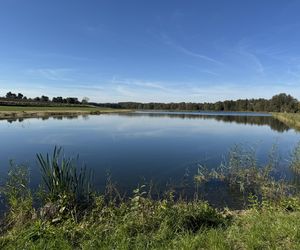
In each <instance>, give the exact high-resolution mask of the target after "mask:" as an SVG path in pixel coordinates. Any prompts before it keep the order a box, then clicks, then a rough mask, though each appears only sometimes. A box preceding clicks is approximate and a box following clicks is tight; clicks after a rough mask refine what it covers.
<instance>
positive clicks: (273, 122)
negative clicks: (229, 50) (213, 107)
mask: <svg viewBox="0 0 300 250" xmlns="http://www.w3.org/2000/svg"><path fill="white" fill-rule="evenodd" d="M120 115H122V114H120ZM125 115H126V116H150V117H169V118H180V119H204V120H206V119H207V120H209V119H213V120H216V121H223V122H229V123H232V122H233V123H238V124H239V123H240V124H245V125H246V124H250V125H259V126H265V125H267V126H270V128H271V129H272V130H275V131H278V132H284V131H288V130H289V129H290V127H288V126H287V125H285V124H284V123H283V122H281V121H279V120H277V119H274V118H273V117H272V116H271V115H270V114H261V113H241V112H239V113H234V112H231V113H230V112H203V113H202V112H199V113H196V112H191V113H181V112H141V111H139V112H135V113H129V114H125Z"/></svg>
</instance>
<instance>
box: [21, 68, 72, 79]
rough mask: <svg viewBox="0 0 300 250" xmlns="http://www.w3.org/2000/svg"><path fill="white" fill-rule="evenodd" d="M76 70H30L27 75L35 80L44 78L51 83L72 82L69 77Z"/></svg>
mask: <svg viewBox="0 0 300 250" xmlns="http://www.w3.org/2000/svg"><path fill="white" fill-rule="evenodd" d="M73 71H74V69H67V68H39V69H29V70H26V73H27V74H29V75H31V76H32V77H34V78H43V79H46V80H51V81H72V80H73V79H72V78H71V77H70V76H69V74H70V73H71V72H73Z"/></svg>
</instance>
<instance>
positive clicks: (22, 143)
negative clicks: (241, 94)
mask: <svg viewBox="0 0 300 250" xmlns="http://www.w3.org/2000/svg"><path fill="white" fill-rule="evenodd" d="M298 141H300V134H299V133H298V132H296V131H295V130H294V129H291V128H289V127H287V126H286V125H284V124H283V123H281V122H279V121H277V120H275V119H274V118H272V117H271V116H270V115H269V114H260V113H232V112H231V113H225V112H219V113H215V112H200V113H194V112H146V111H144V112H135V113H127V114H125V113H122V114H103V115H95V116H93V115H90V116H79V117H49V118H47V119H45V118H44V119H38V118H31V119H24V120H22V119H20V120H1V121H0V147H1V151H0V166H1V167H0V173H1V176H4V175H5V174H6V172H7V169H8V166H9V161H10V160H13V161H14V162H15V163H17V164H25V165H27V166H29V168H30V171H31V185H32V187H33V188H37V186H38V184H39V183H40V176H39V168H38V165H37V161H36V153H47V152H50V153H51V152H52V151H53V149H54V147H55V145H57V146H62V147H63V148H64V150H65V154H66V155H68V156H76V155H77V154H79V156H80V162H84V163H85V164H86V165H87V167H88V168H91V169H92V170H93V173H94V182H95V186H96V187H97V189H98V190H100V191H103V189H104V187H105V183H106V180H107V176H108V175H109V176H111V179H112V180H113V181H114V182H116V183H117V184H118V187H119V189H120V190H121V191H122V192H126V193H127V194H131V193H132V190H133V189H134V188H135V187H136V186H137V185H138V184H143V183H149V181H152V182H153V183H155V185H157V186H158V187H159V188H158V189H160V188H161V187H165V186H166V185H167V184H169V185H171V184H172V185H175V186H176V185H177V184H178V186H180V183H182V182H183V180H185V179H188V180H189V181H190V182H191V183H192V182H193V176H194V174H195V173H196V172H197V169H198V167H199V165H201V166H205V167H207V168H215V167H217V166H219V165H220V163H221V162H222V161H224V159H225V158H226V156H227V154H228V151H229V150H230V148H232V147H233V146H234V145H235V144H241V145H245V146H246V147H249V146H251V147H254V148H255V150H256V152H257V158H258V160H259V163H260V164H262V165H263V164H264V163H266V162H267V161H268V155H269V152H270V151H271V149H272V146H273V145H274V144H277V145H278V152H279V154H280V157H281V163H282V166H286V164H287V159H288V157H289V155H290V153H291V151H292V149H293V147H294V146H295V145H296V144H297V143H298ZM281 174H282V175H285V174H286V170H285V169H284V168H283V169H282V172H281ZM216 187H218V188H219V190H217V191H216ZM207 188H208V189H207V196H206V198H207V199H208V200H209V199H211V200H212V201H213V202H217V200H218V199H220V190H221V191H222V190H223V188H222V187H219V186H218V184H211V185H210V186H208V187H207ZM223 191H224V190H223ZM214 196H215V197H214ZM224 196H226V194H224ZM227 202H228V203H230V201H227Z"/></svg>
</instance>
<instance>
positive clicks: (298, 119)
mask: <svg viewBox="0 0 300 250" xmlns="http://www.w3.org/2000/svg"><path fill="white" fill-rule="evenodd" d="M272 115H273V117H275V118H276V119H278V120H279V121H281V122H283V123H285V124H286V125H288V126H289V127H292V128H294V129H296V130H300V114H299V113H272Z"/></svg>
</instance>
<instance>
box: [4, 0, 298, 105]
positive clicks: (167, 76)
mask: <svg viewBox="0 0 300 250" xmlns="http://www.w3.org/2000/svg"><path fill="white" fill-rule="evenodd" d="M299 13H300V1H293V0H272V1H270V0H260V1H258V0H252V1H250V0H249V1H246V0H245V1H241V0H228V1H224V0H218V1H217V0H185V1H184V0H181V1H179V0H151V1H150V0H149V1H146V0H126V1H123V0H119V1H116V0H107V1H101V0H98V1H96V0H69V1H67V0H65V1H62V0H51V1H45V0H26V1H22V0H0V95H5V93H6V92H7V91H10V90H12V91H15V92H22V93H25V94H26V95H27V96H31V97H33V96H38V95H42V94H46V95H49V96H50V97H52V96H61V95H62V96H78V97H80V98H82V97H84V96H88V97H90V99H91V100H93V101H98V102H118V101H142V102H149V101H155V102H171V101H173V102H179V101H193V102H203V101H217V100H224V99H238V98H252V97H254V98H256V97H265V98H269V97H271V96H272V95H274V94H277V93H280V92H287V93H290V94H292V95H293V96H295V97H297V98H300V32H299V30H300V15H299Z"/></svg>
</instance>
